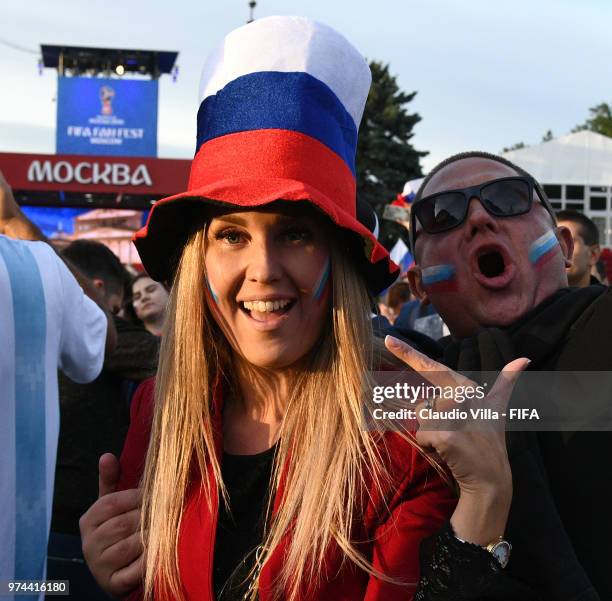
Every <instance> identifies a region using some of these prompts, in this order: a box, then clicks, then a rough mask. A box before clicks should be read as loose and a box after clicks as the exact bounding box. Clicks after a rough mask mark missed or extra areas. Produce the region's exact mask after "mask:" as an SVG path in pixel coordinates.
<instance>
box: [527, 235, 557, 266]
mask: <svg viewBox="0 0 612 601" xmlns="http://www.w3.org/2000/svg"><path fill="white" fill-rule="evenodd" d="M558 248H560V247H559V241H558V240H557V236H555V232H554V231H553V230H549V231H548V232H546V233H545V234H543V235H542V236H540V237H539V238H538V239H537V240H535V242H533V244H532V245H531V246H530V247H529V261H530V262H531V264H532V265H533V266H534V267H535V268H536V270H540V269H542V267H543V266H544V265H546V263H548V262H549V261H550V260H551V259H552V258H553V257H554V256H555V255H556V254H557V249H558Z"/></svg>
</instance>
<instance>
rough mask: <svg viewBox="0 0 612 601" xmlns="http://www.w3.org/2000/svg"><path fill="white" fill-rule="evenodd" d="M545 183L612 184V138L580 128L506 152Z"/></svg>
mask: <svg viewBox="0 0 612 601" xmlns="http://www.w3.org/2000/svg"><path fill="white" fill-rule="evenodd" d="M503 156H505V157H506V158H507V159H509V160H511V161H512V162H513V163H516V164H517V165H518V166H519V167H522V168H523V169H525V171H528V172H529V173H531V175H533V177H535V178H536V179H537V180H538V181H539V182H540V183H542V184H569V185H578V186H612V138H608V137H607V136H602V135H601V134H596V133H594V132H592V131H580V132H577V133H575V134H569V135H567V136H563V137H562V138H555V139H554V140H551V141H550V142H542V143H541V144H536V145H535V146H528V147H527V148H521V149H519V150H511V151H509V152H506V153H504V155H503Z"/></svg>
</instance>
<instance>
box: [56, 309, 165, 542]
mask: <svg viewBox="0 0 612 601" xmlns="http://www.w3.org/2000/svg"><path fill="white" fill-rule="evenodd" d="M114 322H115V328H116V329H117V346H116V348H115V350H114V352H113V353H112V355H110V356H109V357H106V358H105V359H104V366H103V369H102V372H101V373H100V375H99V376H98V377H97V378H96V379H95V380H94V381H93V382H90V383H89V384H77V383H76V382H73V381H72V380H70V379H69V378H68V377H67V376H65V375H64V374H63V373H61V372H59V374H58V381H59V399H60V431H59V441H58V447H57V465H56V471H55V487H54V493H53V515H52V519H51V530H52V531H53V532H60V533H62V534H71V535H77V536H78V535H79V518H80V517H81V516H82V515H83V514H84V513H85V512H86V511H87V509H89V507H91V505H92V504H93V503H94V501H95V500H96V499H97V498H98V461H99V459H100V455H102V454H103V453H113V454H114V455H116V456H117V457H118V456H119V455H120V454H121V449H122V448H123V442H124V440H125V436H126V434H127V431H128V426H129V423H130V408H129V400H130V397H131V395H130V389H133V386H134V383H138V382H140V381H141V380H144V379H145V378H149V377H151V376H153V375H155V371H156V370H157V355H158V350H159V338H158V337H157V336H153V334H150V333H149V332H147V330H145V329H144V328H143V327H142V326H139V325H134V324H131V323H129V322H127V321H125V320H123V319H121V318H120V317H116V316H115V317H114Z"/></svg>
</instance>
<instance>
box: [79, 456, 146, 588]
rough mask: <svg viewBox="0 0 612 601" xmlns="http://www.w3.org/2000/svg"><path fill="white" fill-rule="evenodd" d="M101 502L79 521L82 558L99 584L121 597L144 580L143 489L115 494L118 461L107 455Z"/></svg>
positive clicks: (102, 466)
mask: <svg viewBox="0 0 612 601" xmlns="http://www.w3.org/2000/svg"><path fill="white" fill-rule="evenodd" d="M99 470H100V472H99V473H100V475H99V496H98V500H97V501H96V502H95V503H94V504H93V505H92V506H91V507H90V508H89V509H88V510H87V512H86V513H85V514H84V515H83V516H82V517H81V519H80V520H79V526H80V528H81V539H82V541H83V556H84V557H85V560H86V561H87V565H88V566H89V569H90V570H91V573H92V574H93V575H94V577H95V579H96V580H97V582H98V584H99V585H100V586H101V587H102V588H103V589H104V590H105V591H106V592H108V593H110V594H111V595H113V596H116V597H122V596H124V595H126V594H127V593H129V592H130V591H132V590H133V589H135V588H136V587H137V586H138V585H139V584H140V583H141V582H142V579H143V574H144V570H143V561H142V557H143V554H142V542H141V539H140V505H141V503H142V491H141V490H140V489H130V490H123V491H120V492H115V490H116V487H117V482H118V481H119V476H120V467H119V461H118V460H117V458H116V457H115V456H114V455H111V454H110V453H106V454H104V455H102V457H100V465H99Z"/></svg>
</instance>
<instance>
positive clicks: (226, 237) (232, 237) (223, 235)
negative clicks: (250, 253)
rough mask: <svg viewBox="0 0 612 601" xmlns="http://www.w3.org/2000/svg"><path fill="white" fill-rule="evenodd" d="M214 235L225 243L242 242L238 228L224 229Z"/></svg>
mask: <svg viewBox="0 0 612 601" xmlns="http://www.w3.org/2000/svg"><path fill="white" fill-rule="evenodd" d="M215 237H216V238H217V240H222V241H224V242H226V243H227V244H239V243H240V242H242V234H241V233H240V232H239V231H238V230H224V231H222V232H219V233H218V234H217V235H216V236H215Z"/></svg>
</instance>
